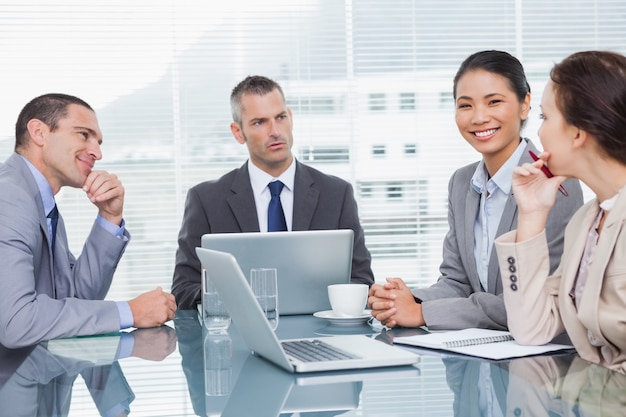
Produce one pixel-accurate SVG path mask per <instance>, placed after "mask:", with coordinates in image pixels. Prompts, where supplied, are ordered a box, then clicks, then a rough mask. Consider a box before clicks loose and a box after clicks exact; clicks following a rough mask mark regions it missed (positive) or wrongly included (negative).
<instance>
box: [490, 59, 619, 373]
mask: <svg viewBox="0 0 626 417" xmlns="http://www.w3.org/2000/svg"><path fill="white" fill-rule="evenodd" d="M541 110H542V118H543V119H544V120H543V123H542V125H541V128H540V129H539V137H540V139H541V142H542V145H543V148H544V150H545V152H544V153H543V154H541V155H540V158H541V159H540V160H539V161H536V162H534V163H532V164H524V165H522V166H520V167H518V168H516V169H515V170H514V173H513V191H514V194H515V199H516V201H517V204H518V208H519V215H518V216H519V217H518V229H517V230H514V231H512V232H509V233H507V234H505V235H502V236H501V237H500V238H498V239H497V240H496V250H497V253H498V260H499V264H500V269H501V271H503V272H502V281H503V287H504V303H505V307H506V310H507V315H508V326H509V330H510V331H511V333H512V334H513V336H514V337H515V339H516V340H517V341H518V342H519V343H522V344H543V343H546V342H548V341H550V340H551V339H552V338H553V337H554V336H556V335H558V334H559V333H561V332H562V331H563V330H565V331H567V333H568V335H569V336H570V339H571V340H572V343H573V344H574V346H575V347H576V350H577V351H578V353H579V354H580V356H581V357H582V358H584V359H586V360H588V361H590V362H593V363H597V364H600V365H602V366H605V367H608V368H611V369H615V370H617V371H620V372H624V373H626V231H625V230H624V229H625V228H626V227H625V223H626V222H625V220H626V191H625V190H624V188H626V57H624V56H622V55H620V54H616V53H612V52H602V51H586V52H579V53H575V54H573V55H571V56H569V57H567V58H566V59H565V60H564V61H562V62H561V63H559V64H557V65H555V67H554V68H553V69H552V71H551V73H550V81H549V82H548V83H547V85H546V87H545V90H544V94H543V97H542V101H541ZM546 162H549V164H550V171H552V172H553V173H554V174H555V176H554V177H552V178H548V177H549V176H550V175H546V173H545V172H549V171H546V168H545V165H546ZM568 177H575V178H578V179H580V180H581V181H582V182H584V183H585V184H586V185H587V186H588V187H589V188H590V189H591V190H592V191H593V192H594V193H595V195H596V198H595V199H593V200H592V201H589V202H588V203H587V204H585V205H584V206H583V207H582V208H581V209H580V210H579V211H578V212H577V213H576V214H575V215H574V217H572V219H571V221H570V223H569V224H568V226H567V229H566V231H565V244H564V249H563V255H562V257H561V263H560V266H559V267H558V268H557V270H556V271H555V273H554V274H553V275H551V276H549V273H548V269H549V264H548V247H547V243H546V238H545V222H546V218H547V215H548V212H549V211H550V208H551V207H552V205H553V204H554V200H555V196H556V193H557V192H558V190H559V185H560V184H561V182H563V180H564V179H565V178H568Z"/></svg>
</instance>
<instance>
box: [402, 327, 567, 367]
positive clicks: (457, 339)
mask: <svg viewBox="0 0 626 417" xmlns="http://www.w3.org/2000/svg"><path fill="white" fill-rule="evenodd" d="M393 343H394V344H395V343H398V344H402V345H412V346H418V347H425V348H430V349H439V350H446V351H450V352H455V353H461V354H464V355H470V356H478V357H481V358H486V359H494V360H499V359H509V358H519V357H522V356H531V355H540V354H542V353H547V352H556V351H560V350H567V349H573V348H574V346H572V345H566V344H559V343H547V344H545V345H540V346H526V345H520V344H519V343H517V342H516V341H515V340H514V339H513V336H511V333H509V332H506V331H502V330H489V329H475V328H472V329H463V330H453V331H446V332H432V333H428V334H420V335H414V336H406V337H394V339H393Z"/></svg>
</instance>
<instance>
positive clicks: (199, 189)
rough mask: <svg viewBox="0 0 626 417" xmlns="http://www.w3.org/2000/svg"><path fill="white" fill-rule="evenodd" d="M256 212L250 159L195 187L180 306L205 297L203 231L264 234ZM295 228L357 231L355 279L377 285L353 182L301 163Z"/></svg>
mask: <svg viewBox="0 0 626 417" xmlns="http://www.w3.org/2000/svg"><path fill="white" fill-rule="evenodd" d="M256 213H257V212H256V206H255V202H254V195H253V192H252V186H251V185H250V174H249V172H248V164H247V163H245V164H244V165H243V166H242V167H241V168H238V169H235V170H233V171H231V172H229V173H227V174H225V175H224V176H222V177H221V178H219V179H218V180H216V181H207V182H203V183H200V184H198V185H196V186H194V187H192V188H191V189H190V190H189V192H188V193H187V201H186V202H185V212H184V215H183V221H182V226H181V229H180V233H179V235H178V250H177V252H176V267H175V269H174V277H173V283H172V294H174V296H175V297H176V303H177V304H178V307H179V308H181V309H190V308H195V306H196V304H197V303H199V302H200V299H201V297H200V270H201V266H200V260H199V259H198V257H197V256H196V252H195V248H196V247H198V246H200V244H201V238H202V235H204V234H206V233H240V232H258V231H259V230H260V228H259V221H258V218H257V214H256ZM292 229H293V230H329V229H352V230H353V231H354V249H353V256H352V282H358V283H364V284H368V285H371V284H373V283H374V274H373V273H372V269H371V258H370V253H369V251H368V250H367V248H366V247H365V237H364V235H363V228H362V227H361V224H360V222H359V216H358V210H357V205H356V201H355V199H354V194H353V190H352V186H351V185H350V184H349V183H348V182H346V181H344V180H342V179H340V178H337V177H334V176H331V175H327V174H324V173H322V172H320V171H318V170H316V169H314V168H311V167H309V166H306V165H304V164H302V163H300V162H298V161H296V175H295V183H294V195H293V225H292Z"/></svg>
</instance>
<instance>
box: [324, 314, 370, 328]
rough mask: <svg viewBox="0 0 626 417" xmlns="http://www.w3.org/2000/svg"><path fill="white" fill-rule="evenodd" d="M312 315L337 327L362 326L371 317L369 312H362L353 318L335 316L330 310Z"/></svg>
mask: <svg viewBox="0 0 626 417" xmlns="http://www.w3.org/2000/svg"><path fill="white" fill-rule="evenodd" d="M313 315H314V316H315V317H318V318H321V319H326V320H328V321H329V322H330V323H331V324H335V325H339V326H354V325H355V324H363V323H365V322H367V320H369V318H370V317H372V315H371V314H370V311H369V310H364V311H363V313H362V314H361V315H359V316H355V317H340V316H336V315H335V313H333V311H332V310H325V311H318V312H317V313H313Z"/></svg>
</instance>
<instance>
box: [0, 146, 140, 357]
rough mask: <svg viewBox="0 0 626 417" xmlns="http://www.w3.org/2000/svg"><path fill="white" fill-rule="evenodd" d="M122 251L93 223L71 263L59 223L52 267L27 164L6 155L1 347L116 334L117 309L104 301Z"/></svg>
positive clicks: (0, 219) (0, 185)
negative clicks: (74, 337) (7, 157)
mask: <svg viewBox="0 0 626 417" xmlns="http://www.w3.org/2000/svg"><path fill="white" fill-rule="evenodd" d="M127 236H128V235H127ZM128 237H130V236H128ZM126 244H127V241H124V240H122V239H119V238H117V237H115V236H113V235H112V234H111V233H109V232H107V231H106V230H105V229H104V228H102V227H101V226H99V225H98V224H97V223H94V225H93V228H92V230H91V233H90V234H89V236H88V237H87V240H86V241H85V245H84V246H83V250H82V253H81V255H80V256H79V257H78V258H75V257H74V256H73V255H72V253H71V252H70V250H69V246H68V242H67V234H66V232H65V224H64V222H63V218H62V217H61V216H59V223H58V226H57V238H56V243H55V252H54V262H53V256H52V255H53V254H52V248H51V246H50V239H49V236H48V226H47V222H46V214H45V213H44V208H43V202H42V200H41V194H40V193H39V188H37V183H36V182H35V179H34V177H33V175H32V173H31V172H30V170H29V168H28V166H27V165H26V163H25V162H24V160H23V159H22V158H21V157H20V156H19V155H18V154H13V155H11V157H9V159H8V160H7V161H6V162H5V163H4V164H2V165H0V259H2V268H0V294H1V295H2V302H1V303H0V343H1V344H3V345H4V346H7V347H10V348H14V347H21V346H28V345H33V344H35V343H38V342H39V341H42V340H49V339H56V338H61V337H71V336H80V335H92V334H99V333H111V332H117V331H119V330H120V317H119V312H118V309H117V306H116V305H115V302H113V301H103V299H104V297H105V296H106V294H107V292H108V291H109V287H110V285H111V281H112V279H113V273H114V272H115V269H116V267H117V264H118V262H119V259H120V258H121V256H122V253H123V252H124V249H125V247H126Z"/></svg>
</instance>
